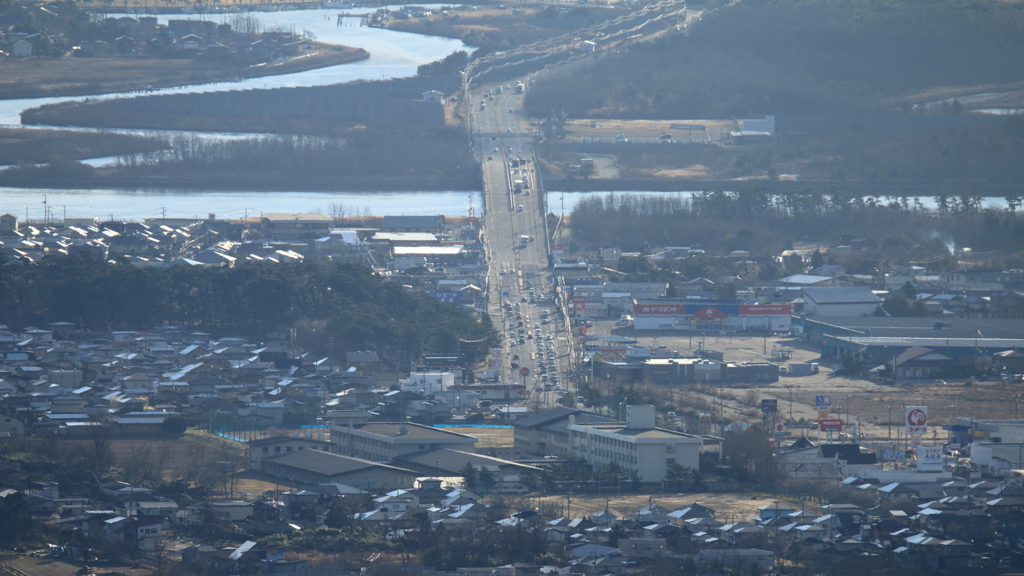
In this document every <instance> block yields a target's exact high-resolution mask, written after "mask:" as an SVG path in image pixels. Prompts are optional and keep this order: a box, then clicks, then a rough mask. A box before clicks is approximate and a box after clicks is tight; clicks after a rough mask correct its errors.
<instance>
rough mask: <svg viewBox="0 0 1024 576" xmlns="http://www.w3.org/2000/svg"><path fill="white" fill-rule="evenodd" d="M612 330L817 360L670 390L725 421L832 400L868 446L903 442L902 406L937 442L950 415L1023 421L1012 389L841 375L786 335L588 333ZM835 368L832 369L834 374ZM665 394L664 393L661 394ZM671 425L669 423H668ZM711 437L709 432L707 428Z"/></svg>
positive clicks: (684, 347)
mask: <svg viewBox="0 0 1024 576" xmlns="http://www.w3.org/2000/svg"><path fill="white" fill-rule="evenodd" d="M612 330H615V332H614V333H616V334H619V335H622V336H628V337H633V338H637V340H638V342H639V343H640V344H641V345H644V346H652V347H658V346H666V347H667V348H669V349H671V350H675V351H678V352H679V353H680V354H683V355H688V354H689V353H690V352H692V350H694V349H695V348H697V347H698V346H701V347H703V348H705V349H708V350H716V351H721V352H722V353H723V355H724V359H725V361H727V362H765V361H771V352H772V350H773V349H775V348H780V349H783V350H787V351H789V352H790V360H789V361H788V362H786V363H783V365H785V364H787V363H790V362H791V363H804V362H819V363H820V369H819V372H818V373H817V374H810V375H807V376H792V375H784V376H781V377H780V378H779V381H778V382H775V383H773V384H770V385H756V386H755V385H750V384H731V385H724V386H721V387H719V386H706V385H688V386H680V387H677V388H673V389H672V390H671V391H670V392H671V394H672V398H673V399H674V400H675V401H676V402H677V405H678V406H679V407H680V410H681V411H684V412H685V411H686V410H687V409H688V408H691V409H692V408H693V407H694V406H697V407H700V406H713V409H714V410H715V411H716V413H719V411H720V413H722V414H724V416H725V418H727V419H730V420H737V419H738V420H744V421H748V422H756V421H760V419H761V412H760V400H761V399H777V400H778V409H779V414H778V416H779V420H785V421H792V422H797V421H799V420H800V419H801V418H802V419H804V420H806V421H816V419H817V415H818V413H817V408H816V407H815V405H814V400H815V396H816V395H819V394H827V395H830V396H831V399H832V405H831V412H832V414H831V416H832V417H839V418H842V420H843V423H844V434H849V437H850V438H852V437H853V436H854V435H855V434H856V435H857V436H858V437H860V435H863V436H862V437H860V439H861V441H862V443H865V444H867V445H877V446H886V445H892V444H895V443H896V441H897V439H898V438H902V428H901V426H902V417H903V410H904V407H905V406H918V405H921V406H927V407H928V419H929V423H930V426H929V430H928V433H927V435H926V436H925V441H927V442H934V441H944V439H945V433H944V432H943V431H942V430H941V426H942V425H943V424H949V423H951V422H953V421H954V420H955V418H956V416H970V417H973V418H1014V417H1016V416H1022V417H1024V403H1019V404H1018V403H1017V402H1019V400H1018V401H1017V402H1015V397H1014V394H1015V393H1017V392H1019V390H1018V388H1019V385H1018V384H1013V383H1003V382H985V381H980V382H971V383H969V384H968V383H965V382H964V381H956V382H953V381H948V382H942V381H936V380H934V379H931V378H928V379H921V380H912V381H906V382H901V383H899V384H898V385H895V386H893V385H882V384H879V383H876V382H873V381H871V380H868V379H866V378H861V377H851V376H848V375H845V374H843V373H842V367H841V365H840V364H839V363H838V361H836V360H821V358H820V348H819V347H818V345H817V344H815V343H812V342H800V341H799V340H798V339H796V338H792V337H789V336H769V337H766V338H765V337H755V336H736V335H731V336H720V335H710V334H708V335H700V336H698V335H695V336H692V337H691V336H679V335H671V336H664V335H658V336H652V335H645V334H642V333H641V334H636V333H635V332H634V331H633V330H632V328H626V329H623V328H617V327H616V326H615V325H614V321H612V320H602V321H597V322H595V323H594V326H593V328H592V329H590V330H589V331H588V333H589V334H611V333H612ZM837 371H838V372H837ZM662 393H664V391H663V392H662ZM668 424H671V423H668ZM787 428H788V430H787V435H788V436H789V437H790V438H795V437H797V436H799V434H801V433H804V434H807V435H808V436H809V437H811V439H812V440H814V439H815V438H817V436H818V434H817V431H816V430H814V429H812V427H811V426H808V427H805V428H803V429H800V428H796V427H795V426H791V425H789V426H787ZM709 432H710V430H709Z"/></svg>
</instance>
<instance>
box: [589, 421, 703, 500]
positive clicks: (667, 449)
mask: <svg viewBox="0 0 1024 576" xmlns="http://www.w3.org/2000/svg"><path fill="white" fill-rule="evenodd" d="M569 434H570V444H571V450H572V453H573V457H575V458H580V459H582V460H585V461H586V462H587V463H588V464H590V465H591V466H593V467H594V468H598V469H600V468H601V467H603V466H605V465H607V464H610V463H612V462H616V463H618V464H619V465H620V466H622V467H623V468H625V469H626V470H629V471H635V472H636V473H637V474H638V475H639V476H640V479H641V480H642V481H644V482H660V481H661V480H663V479H664V478H665V471H666V470H667V468H668V467H669V466H670V465H672V464H679V465H681V466H684V467H686V468H692V469H694V470H698V469H699V467H700V447H701V444H702V441H701V439H700V437H699V436H691V435H689V434H683V433H682V432H674V431H672V430H664V429H662V428H657V427H656V426H655V416H654V406H627V407H626V425H625V426H623V425H622V424H576V422H575V417H572V416H570V423H569Z"/></svg>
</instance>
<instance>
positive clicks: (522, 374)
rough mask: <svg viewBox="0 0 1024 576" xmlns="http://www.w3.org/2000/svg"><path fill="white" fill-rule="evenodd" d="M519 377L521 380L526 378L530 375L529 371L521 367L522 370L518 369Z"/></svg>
mask: <svg viewBox="0 0 1024 576" xmlns="http://www.w3.org/2000/svg"><path fill="white" fill-rule="evenodd" d="M519 375H520V376H522V377H523V378H526V377H527V376H529V375H530V369H529V368H527V367H526V366H523V367H522V368H520V369H519Z"/></svg>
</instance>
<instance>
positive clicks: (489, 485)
mask: <svg viewBox="0 0 1024 576" xmlns="http://www.w3.org/2000/svg"><path fill="white" fill-rule="evenodd" d="M477 483H478V484H479V486H480V488H481V489H482V490H486V491H488V492H489V491H491V489H493V488H494V486H495V484H497V483H498V478H497V476H495V475H494V472H491V471H490V470H488V469H486V468H481V469H480V470H479V471H478V472H477Z"/></svg>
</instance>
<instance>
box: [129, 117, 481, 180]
mask: <svg viewBox="0 0 1024 576" xmlns="http://www.w3.org/2000/svg"><path fill="white" fill-rule="evenodd" d="M167 144H168V145H167V147H166V148H164V149H162V150H155V151H148V152H140V153H138V154H123V155H121V156H119V157H118V164H119V165H120V166H121V167H122V170H123V171H124V172H125V173H126V174H128V175H137V174H143V175H174V174H176V173H180V172H183V171H184V172H187V173H190V174H207V173H209V174H224V173H231V174H234V173H243V174H252V173H270V174H293V173H294V174H311V173H312V174H322V175H336V176H343V175H344V176H347V177H350V178H351V177H356V178H359V177H371V176H377V177H380V176H389V177H393V176H398V175H407V174H412V175H419V176H423V177H424V178H429V177H436V178H451V177H465V175H466V173H467V171H469V170H471V169H473V168H474V167H475V163H474V162H473V159H472V158H471V157H470V155H469V152H467V150H468V147H467V140H466V137H465V135H464V134H463V133H460V132H459V131H457V130H454V129H450V128H444V127H429V128H427V127H421V129H416V127H415V126H409V127H403V128H401V129H400V128H398V127H397V126H380V125H378V126H375V127H374V129H372V130H367V129H360V130H350V131H347V132H346V134H345V135H344V137H342V138H334V137H326V136H264V137H260V138H249V139H242V140H210V139H205V138H201V137H198V136H194V135H192V136H178V137H175V138H172V139H170V140H169V141H168V143H167Z"/></svg>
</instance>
